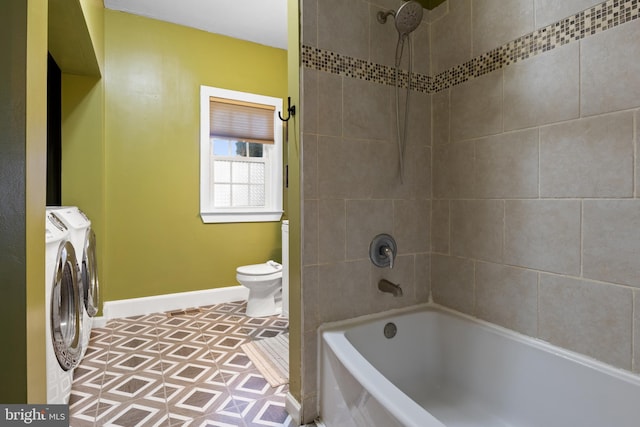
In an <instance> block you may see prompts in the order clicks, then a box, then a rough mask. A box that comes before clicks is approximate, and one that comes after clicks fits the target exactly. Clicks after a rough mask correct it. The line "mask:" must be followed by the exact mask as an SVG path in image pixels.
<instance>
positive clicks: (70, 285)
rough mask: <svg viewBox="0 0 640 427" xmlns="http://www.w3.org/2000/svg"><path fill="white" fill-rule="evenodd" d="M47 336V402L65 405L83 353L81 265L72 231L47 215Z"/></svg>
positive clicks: (48, 213)
mask: <svg viewBox="0 0 640 427" xmlns="http://www.w3.org/2000/svg"><path fill="white" fill-rule="evenodd" d="M45 229H46V232H45V233H46V234H45V241H46V263H45V265H46V266H45V328H46V330H45V336H46V368H47V403H53V404H66V403H68V402H69V396H70V394H71V383H72V382H73V371H74V369H75V368H76V366H78V364H79V363H80V357H81V354H82V347H83V346H82V334H81V329H80V328H81V321H82V305H81V298H80V297H81V286H80V280H81V279H80V268H79V266H78V259H77V258H76V251H75V249H74V248H73V245H72V244H71V241H70V240H69V230H68V228H67V227H66V226H65V225H64V223H63V222H62V220H61V219H60V218H59V217H58V216H57V215H56V214H55V212H47V214H46V228H45Z"/></svg>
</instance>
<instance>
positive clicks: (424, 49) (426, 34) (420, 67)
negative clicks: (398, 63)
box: [394, 9, 431, 75]
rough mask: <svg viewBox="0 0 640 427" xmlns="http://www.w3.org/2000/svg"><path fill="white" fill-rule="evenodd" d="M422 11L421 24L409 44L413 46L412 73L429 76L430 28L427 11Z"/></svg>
mask: <svg viewBox="0 0 640 427" xmlns="http://www.w3.org/2000/svg"><path fill="white" fill-rule="evenodd" d="M423 10H424V12H425V13H424V15H423V17H422V23H421V24H420V26H419V27H418V28H417V29H416V30H415V31H414V32H413V33H411V34H412V39H411V41H412V43H411V44H412V45H413V72H415V73H420V74H427V75H429V74H431V55H430V54H429V53H428V52H429V49H430V48H431V26H430V25H429V23H428V22H427V21H428V18H427V14H426V12H427V10H426V9H423ZM394 56H395V48H394ZM407 56H408V55H407Z"/></svg>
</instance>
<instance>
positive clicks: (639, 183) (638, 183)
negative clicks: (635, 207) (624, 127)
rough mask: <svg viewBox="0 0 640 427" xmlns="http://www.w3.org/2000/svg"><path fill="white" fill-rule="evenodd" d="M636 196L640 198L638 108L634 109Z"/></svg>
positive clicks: (639, 115)
mask: <svg viewBox="0 0 640 427" xmlns="http://www.w3.org/2000/svg"><path fill="white" fill-rule="evenodd" d="M635 161H636V198H640V110H638V111H636V155H635Z"/></svg>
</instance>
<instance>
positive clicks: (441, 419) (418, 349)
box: [319, 305, 640, 427]
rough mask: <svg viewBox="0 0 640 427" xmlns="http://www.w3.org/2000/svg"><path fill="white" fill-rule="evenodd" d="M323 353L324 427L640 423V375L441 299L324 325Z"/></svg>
mask: <svg viewBox="0 0 640 427" xmlns="http://www.w3.org/2000/svg"><path fill="white" fill-rule="evenodd" d="M388 322H393V323H394V324H395V325H396V327H397V334H396V336H395V337H393V338H391V339H388V338H385V336H384V333H383V329H384V327H385V325H386V324H387V323H388ZM320 357H321V359H320V363H319V389H320V390H319V398H320V402H319V403H320V408H319V409H320V417H321V420H322V422H323V423H324V424H325V425H326V426H327V427H352V426H358V427H374V426H380V427H392V426H411V427H432V426H448V427H453V426H456V427H458V426H465V427H466V426H489V427H499V426H514V427H515V426H518V427H574V426H575V427H626V426H628V427H638V426H640V377H639V376H636V375H632V374H630V373H628V372H626V371H622V370H618V369H615V368H612V367H610V366H608V365H605V364H602V363H599V362H597V361H594V360H592V359H589V358H586V357H583V356H580V355H578V354H575V353H572V352H569V351H566V350H563V349H560V348H558V347H555V346H552V345H549V344H547V343H544V342H541V341H539V340H535V339H531V338H528V337H525V336H522V335H520V334H517V333H514V332H511V331H508V330H506V329H503V328H500V327H497V326H494V325H491V324H488V323H486V322H482V321H478V320H476V319H473V318H470V317H466V316H464V315H460V314H457V313H454V312H450V311H448V310H446V309H443V308H440V307H438V306H434V305H425V306H420V307H417V308H412V309H409V310H402V311H394V312H389V313H387V314H383V315H381V316H374V317H373V318H369V319H365V320H363V319H356V320H354V321H348V322H341V323H335V324H331V325H325V326H323V327H322V328H321V329H320Z"/></svg>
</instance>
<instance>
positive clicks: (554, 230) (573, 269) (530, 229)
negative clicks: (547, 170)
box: [504, 200, 580, 275]
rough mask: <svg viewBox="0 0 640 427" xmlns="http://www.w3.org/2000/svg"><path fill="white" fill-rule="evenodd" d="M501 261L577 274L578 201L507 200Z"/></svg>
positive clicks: (578, 246)
mask: <svg viewBox="0 0 640 427" xmlns="http://www.w3.org/2000/svg"><path fill="white" fill-rule="evenodd" d="M504 245H505V246H504V261H505V263H506V264H510V265H516V266H521V267H527V268H533V269H536V270H542V271H549V272H554V273H566V274H572V275H579V274H580V201H577V200H507V201H506V209H505V243H504Z"/></svg>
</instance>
